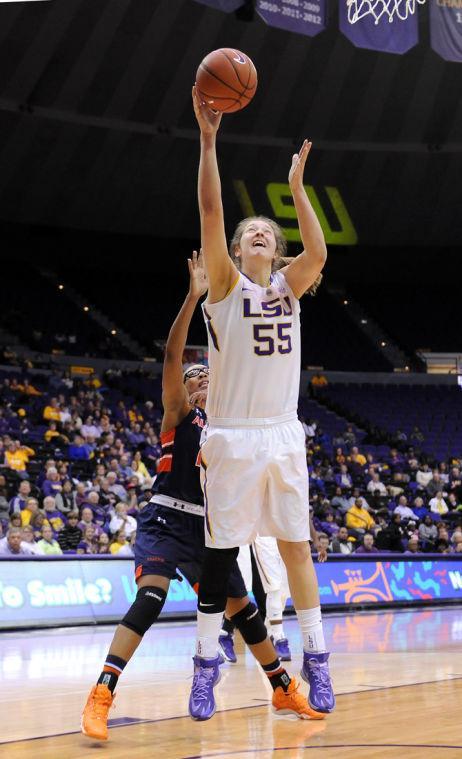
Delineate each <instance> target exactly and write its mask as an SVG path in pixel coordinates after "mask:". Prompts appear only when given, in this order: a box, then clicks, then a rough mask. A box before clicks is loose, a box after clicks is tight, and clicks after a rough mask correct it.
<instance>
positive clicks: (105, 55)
mask: <svg viewBox="0 0 462 759" xmlns="http://www.w3.org/2000/svg"><path fill="white" fill-rule="evenodd" d="M330 11H331V15H332V16H334V15H335V14H336V7H335V6H334V4H333V3H331V8H330ZM420 25H421V29H420V37H421V41H420V44H419V45H418V46H417V47H416V48H414V49H413V50H411V51H410V52H409V53H407V54H406V55H403V56H398V55H387V54H380V53H375V52H369V51H365V50H359V49H356V48H354V47H353V45H352V44H351V43H350V42H349V41H348V40H346V39H345V38H344V37H343V36H342V35H341V34H340V32H339V30H338V25H337V23H336V20H335V19H334V18H333V19H332V22H331V23H330V25H329V28H328V29H327V31H325V32H323V33H321V34H319V35H318V36H317V37H315V38H313V39H310V38H307V37H303V36H299V35H296V34H291V33H289V32H285V31H281V30H277V29H271V28H269V27H267V26H266V25H265V24H264V22H263V21H262V20H261V19H260V18H259V17H258V16H255V17H254V19H253V20H252V21H243V20H239V19H237V18H236V17H235V15H234V14H230V15H227V14H225V13H222V12H219V11H215V10H212V9H209V8H207V7H205V6H202V5H200V4H198V3H196V2H194V1H193V0H50V2H43V3H41V2H37V3H0V219H2V220H3V221H7V222H16V223H21V224H29V225H36V224H38V225H50V226H60V227H67V228H76V229H89V230H100V231H109V232H121V233H129V234H148V235H156V236H161V237H175V236H182V237H196V236H197V234H198V223H197V212H196V201H195V181H196V180H195V177H196V167H197V157H198V143H197V129H196V127H195V122H194V118H193V114H192V108H191V102H190V90H191V85H192V83H193V81H194V72H195V70H196V68H197V65H198V63H199V62H200V60H201V59H202V57H203V56H204V55H205V54H206V53H207V52H208V51H210V50H211V49H215V48H218V47H223V46H230V47H236V48H238V49H241V50H244V51H246V52H247V53H248V54H249V55H250V56H251V57H252V58H253V60H254V61H255V63H256V66H257V69H258V72H259V79H260V84H259V88H258V92H257V95H256V97H255V99H254V102H253V103H252V104H251V105H250V106H249V107H248V108H247V109H246V110H245V111H243V112H242V113H239V114H236V115H232V116H227V117H225V118H224V123H223V127H222V135H221V146H220V160H221V165H222V171H223V192H224V196H225V204H226V207H227V212H228V219H230V221H231V222H232V223H234V221H235V219H236V218H237V217H238V216H240V215H242V210H243V208H245V207H249V206H253V207H254V208H255V209H256V210H257V211H259V212H264V213H271V214H272V215H276V216H278V217H279V218H280V220H282V221H283V223H284V217H287V219H288V221H287V224H286V226H287V228H288V229H291V228H292V227H293V221H290V209H289V210H287V203H288V200H287V198H286V197H285V195H284V188H283V187H282V188H281V185H284V183H285V182H286V181H287V170H288V167H289V163H290V157H291V154H292V152H293V151H294V149H295V148H296V146H298V145H299V144H300V142H301V140H302V138H303V137H305V136H308V137H309V138H311V139H312V140H313V142H314V150H313V154H312V156H311V157H310V163H309V171H308V176H307V181H308V182H309V184H310V185H312V187H313V192H314V193H315V196H316V198H317V200H318V202H319V205H320V207H321V208H322V209H323V213H324V215H325V224H326V226H327V227H328V229H329V230H330V233H331V234H330V241H331V242H332V243H336V242H337V243H345V242H346V243H347V244H354V243H356V242H360V243H365V244H387V245H390V244H400V245H406V244H416V245H420V244H433V245H440V244H441V245H449V244H458V243H459V242H462V214H461V213H460V209H459V196H460V187H459V183H460V176H461V175H462V99H461V89H462V88H461V81H462V66H461V65H460V64H459V65H458V64H455V63H445V62H444V61H443V60H442V59H441V58H439V57H438V56H437V55H436V54H435V53H434V52H433V51H432V50H431V49H430V45H429V42H428V28H427V23H426V14H425V13H422V14H421V18H420ZM268 185H270V187H269V188H268ZM278 209H279V210H278Z"/></svg>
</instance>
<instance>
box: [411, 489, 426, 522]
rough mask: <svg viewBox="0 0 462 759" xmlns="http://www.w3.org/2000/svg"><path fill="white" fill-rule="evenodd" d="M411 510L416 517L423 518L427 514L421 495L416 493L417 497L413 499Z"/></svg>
mask: <svg viewBox="0 0 462 759" xmlns="http://www.w3.org/2000/svg"><path fill="white" fill-rule="evenodd" d="M412 510H413V512H414V515H415V516H416V517H417V518H418V519H425V517H426V516H427V514H428V509H427V508H426V507H425V504H424V500H423V498H422V496H420V495H418V496H417V498H415V499H414V503H413V504H412Z"/></svg>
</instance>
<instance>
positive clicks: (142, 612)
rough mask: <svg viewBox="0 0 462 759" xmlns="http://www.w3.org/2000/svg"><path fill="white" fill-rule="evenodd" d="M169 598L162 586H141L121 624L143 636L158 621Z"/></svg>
mask: <svg viewBox="0 0 462 759" xmlns="http://www.w3.org/2000/svg"><path fill="white" fill-rule="evenodd" d="M166 598H167V593H166V592H165V590H162V588H156V587H152V586H150V585H146V586H145V587H144V588H139V590H138V593H137V594H136V598H135V600H134V602H133V603H132V605H131V606H130V608H129V610H128V611H127V613H126V615H125V617H124V618H123V620H122V622H121V623H120V624H121V625H124V627H128V628H129V630H133V632H135V633H137V634H138V635H141V636H143V635H144V634H145V633H146V632H147V631H148V630H149V628H150V627H151V625H152V624H153V623H154V622H155V621H156V619H157V617H158V616H159V614H160V612H161V611H162V607H163V605H164V603H165V599H166Z"/></svg>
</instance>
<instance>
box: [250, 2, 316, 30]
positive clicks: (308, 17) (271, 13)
mask: <svg viewBox="0 0 462 759" xmlns="http://www.w3.org/2000/svg"><path fill="white" fill-rule="evenodd" d="M255 9H256V11H257V13H258V15H259V16H261V17H262V19H263V21H265V22H266V23H267V24H268V26H275V27H277V28H278V29H285V30H286V31H288V32H295V33H296V34H305V35H306V36H307V37H315V36H316V35H317V34H319V32H322V31H323V29H325V28H326V0H257V3H256V5H255Z"/></svg>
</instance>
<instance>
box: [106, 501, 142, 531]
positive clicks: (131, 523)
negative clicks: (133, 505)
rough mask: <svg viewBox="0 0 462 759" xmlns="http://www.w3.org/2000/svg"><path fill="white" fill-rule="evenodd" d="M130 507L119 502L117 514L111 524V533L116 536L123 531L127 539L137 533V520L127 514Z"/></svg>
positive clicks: (116, 509) (116, 508)
mask: <svg viewBox="0 0 462 759" xmlns="http://www.w3.org/2000/svg"><path fill="white" fill-rule="evenodd" d="M127 511H128V506H127V504H126V503H123V501H119V503H118V504H116V507H115V514H114V516H113V517H112V519H111V521H110V523H109V531H110V532H111V533H112V534H113V535H114V534H116V533H118V532H119V531H122V532H123V533H124V535H125V537H126V538H127V539H129V538H130V537H131V536H132V534H133V533H134V532H136V519H135V518H134V517H131V516H129V515H128V514H127Z"/></svg>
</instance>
